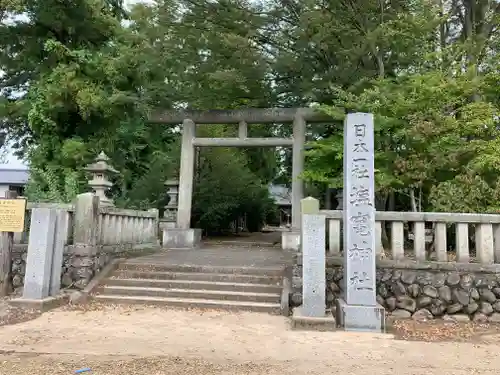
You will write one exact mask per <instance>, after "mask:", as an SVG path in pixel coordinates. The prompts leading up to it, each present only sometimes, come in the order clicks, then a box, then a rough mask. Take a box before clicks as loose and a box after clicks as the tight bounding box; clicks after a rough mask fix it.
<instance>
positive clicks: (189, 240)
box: [163, 228, 201, 249]
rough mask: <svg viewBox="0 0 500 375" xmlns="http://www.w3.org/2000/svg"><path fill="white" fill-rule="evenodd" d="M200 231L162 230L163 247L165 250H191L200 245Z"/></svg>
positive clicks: (193, 229) (194, 229) (191, 229)
mask: <svg viewBox="0 0 500 375" xmlns="http://www.w3.org/2000/svg"><path fill="white" fill-rule="evenodd" d="M200 242H201V229H196V228H190V229H182V228H170V229H164V230H163V247H164V248H167V249H193V248H196V247H198V246H199V245H200Z"/></svg>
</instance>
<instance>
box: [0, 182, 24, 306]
mask: <svg viewBox="0 0 500 375" xmlns="http://www.w3.org/2000/svg"><path fill="white" fill-rule="evenodd" d="M16 197H17V193H16V192H14V191H7V192H5V198H0V296H7V295H8V294H9V293H10V292H11V291H12V275H11V271H12V247H13V245H14V232H24V219H25V214H26V199H16Z"/></svg>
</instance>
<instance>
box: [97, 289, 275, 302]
mask: <svg viewBox="0 0 500 375" xmlns="http://www.w3.org/2000/svg"><path fill="white" fill-rule="evenodd" d="M97 292H98V293H101V294H106V295H114V296H138V297H143V296H146V297H168V298H170V297H173V298H184V297H187V298H201V299H205V298H206V299H211V300H231V301H248V302H271V303H279V302H280V297H281V296H280V294H278V293H249V292H235V291H228V290H203V289H174V288H152V287H140V286H139V287H137V286H110V285H104V286H102V287H100V288H99V289H98V290H97Z"/></svg>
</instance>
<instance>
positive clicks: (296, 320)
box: [292, 307, 337, 331]
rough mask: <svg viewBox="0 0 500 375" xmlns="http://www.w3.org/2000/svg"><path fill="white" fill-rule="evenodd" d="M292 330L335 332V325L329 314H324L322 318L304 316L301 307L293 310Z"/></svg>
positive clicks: (331, 315)
mask: <svg viewBox="0 0 500 375" xmlns="http://www.w3.org/2000/svg"><path fill="white" fill-rule="evenodd" d="M292 328H293V329H300V330H314V331H335V330H336V329H337V325H336V323H335V318H334V317H333V314H332V313H331V312H324V313H323V315H322V316H318V317H312V316H306V315H304V313H303V310H302V308H301V307H296V308H294V309H293V314H292Z"/></svg>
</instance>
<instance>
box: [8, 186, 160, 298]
mask: <svg viewBox="0 0 500 375" xmlns="http://www.w3.org/2000/svg"><path fill="white" fill-rule="evenodd" d="M93 203H94V204H93ZM95 203H97V205H95ZM99 203H100V202H99V197H97V196H95V195H94V194H93V193H85V194H80V195H79V196H78V197H77V199H76V201H75V203H74V204H60V203H31V202H28V204H27V208H26V217H25V231H24V232H22V233H15V234H14V248H13V264H12V275H13V285H14V287H15V288H18V287H20V286H22V285H23V283H24V276H25V272H26V259H27V252H28V245H29V241H30V237H31V236H33V234H32V233H31V229H32V228H31V213H32V212H33V210H34V209H40V208H48V209H51V210H56V211H57V212H58V214H59V215H64V218H63V220H59V221H58V224H57V225H56V231H57V233H58V234H59V235H60V236H62V238H64V239H65V241H64V255H63V266H62V271H61V285H62V286H63V287H69V286H74V287H77V288H83V287H84V286H85V285H86V284H87V283H88V281H90V279H91V278H92V277H93V276H94V275H95V274H96V273H97V272H99V271H100V270H101V269H102V268H103V267H104V266H105V265H106V264H107V263H109V261H110V260H111V259H112V258H113V257H119V256H122V255H123V254H125V253H128V252H131V251H134V252H141V251H143V250H146V249H153V248H157V247H158V246H159V245H158V239H159V234H158V221H159V218H158V210H157V209H152V210H149V211H138V210H127V209H121V208H116V207H112V206H109V203H108V202H105V204H104V206H101V205H100V204H99ZM82 227H83V228H84V229H87V231H86V233H87V234H88V233H90V234H91V235H90V236H87V235H86V234H84V235H83V236H82V231H81V230H80V229H81V228H82Z"/></svg>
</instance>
